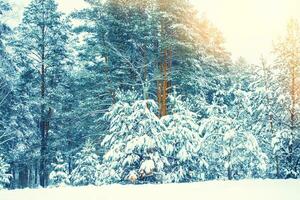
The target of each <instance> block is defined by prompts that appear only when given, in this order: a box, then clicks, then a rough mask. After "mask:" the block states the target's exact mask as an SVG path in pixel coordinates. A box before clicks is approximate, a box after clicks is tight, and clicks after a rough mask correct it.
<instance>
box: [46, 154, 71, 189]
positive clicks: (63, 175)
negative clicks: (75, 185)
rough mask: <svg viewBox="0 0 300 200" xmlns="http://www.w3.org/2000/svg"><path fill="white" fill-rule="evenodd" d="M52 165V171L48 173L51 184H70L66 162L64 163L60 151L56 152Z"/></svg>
mask: <svg viewBox="0 0 300 200" xmlns="http://www.w3.org/2000/svg"><path fill="white" fill-rule="evenodd" d="M51 165H52V168H53V170H52V172H51V173H50V175H49V181H50V185H51V186H56V187H59V186H65V185H69V184H70V180H69V175H68V171H67V164H66V163H65V161H64V159H63V156H62V154H61V152H58V153H57V154H56V157H55V162H54V163H52V164H51Z"/></svg>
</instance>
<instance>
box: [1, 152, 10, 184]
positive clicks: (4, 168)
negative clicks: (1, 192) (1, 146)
mask: <svg viewBox="0 0 300 200" xmlns="http://www.w3.org/2000/svg"><path fill="white" fill-rule="evenodd" d="M8 169H9V164H7V163H6V162H5V161H4V158H3V156H2V155H0V189H3V188H4V186H5V185H6V184H9V182H10V177H11V175H10V174H8Z"/></svg>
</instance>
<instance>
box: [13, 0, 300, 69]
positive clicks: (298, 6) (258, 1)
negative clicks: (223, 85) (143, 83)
mask: <svg viewBox="0 0 300 200" xmlns="http://www.w3.org/2000/svg"><path fill="white" fill-rule="evenodd" d="M9 1H10V2H13V3H15V4H17V5H19V6H20V7H22V5H23V6H24V5H27V3H28V2H29V0H9ZM57 1H58V3H59V8H60V10H61V11H63V12H66V13H70V12H71V11H72V10H74V9H80V8H82V7H84V6H85V5H86V3H85V2H84V0H57ZM190 1H191V2H192V3H193V4H195V5H196V7H197V8H198V10H199V13H200V15H205V16H206V17H207V18H208V19H209V20H210V21H211V22H212V23H213V24H214V25H215V26H217V27H218V28H219V29H220V30H221V32H222V33H223V35H224V38H225V42H226V43H225V47H226V48H227V50H228V51H229V52H231V53H232V56H233V59H235V58H237V57H239V56H242V57H244V58H246V60H247V61H248V62H251V63H255V64H257V63H258V60H259V58H260V56H261V55H262V54H263V55H265V56H267V57H268V54H269V53H270V51H271V50H272V43H273V41H274V40H276V39H277V38H278V36H279V35H282V34H284V33H285V28H286V24H287V21H288V19H289V18H291V17H293V18H297V19H299V20H300V0H190Z"/></svg>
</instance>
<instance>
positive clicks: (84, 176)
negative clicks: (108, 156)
mask: <svg viewBox="0 0 300 200" xmlns="http://www.w3.org/2000/svg"><path fill="white" fill-rule="evenodd" d="M75 166H76V167H75V168H74V170H73V171H72V173H71V176H70V179H71V182H72V185H75V186H81V185H95V184H96V182H97V178H98V170H99V159H98V155H97V154H96V150H95V147H94V145H93V143H92V142H91V141H90V140H87V142H86V143H85V145H84V146H83V148H82V150H81V151H80V152H79V153H77V156H76V161H75Z"/></svg>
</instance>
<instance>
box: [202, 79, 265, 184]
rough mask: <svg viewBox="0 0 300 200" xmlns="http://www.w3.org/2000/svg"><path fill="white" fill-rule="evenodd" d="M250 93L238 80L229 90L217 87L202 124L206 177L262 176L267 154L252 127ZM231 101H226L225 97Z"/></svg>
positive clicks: (238, 177)
mask: <svg viewBox="0 0 300 200" xmlns="http://www.w3.org/2000/svg"><path fill="white" fill-rule="evenodd" d="M248 97H249V94H248V93H247V92H246V91H244V90H242V88H241V86H240V85H239V84H234V85H233V87H232V89H231V90H230V91H229V92H225V91H219V92H217V93H216V95H215V97H214V101H213V104H212V105H211V106H209V108H208V113H209V117H208V118H206V119H204V120H203V121H202V124H201V132H202V133H203V134H204V139H203V143H202V144H203V152H205V156H206V158H207V159H208V163H209V175H208V176H209V178H210V179H215V178H217V179H218V178H225V177H226V178H228V179H230V180H231V179H241V178H246V177H262V176H264V172H265V170H266V162H267V158H266V155H265V154H264V153H263V152H262V150H261V148H260V146H259V145H258V143H257V139H256V138H255V136H254V135H253V133H252V131H251V128H252V126H251V124H250V123H251V120H249V119H250V114H251V110H250V109H249V108H250V105H249V99H248ZM226 98H230V99H231V101H230V102H231V103H230V104H228V105H226V104H225V103H224V102H225V99H226Z"/></svg>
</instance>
